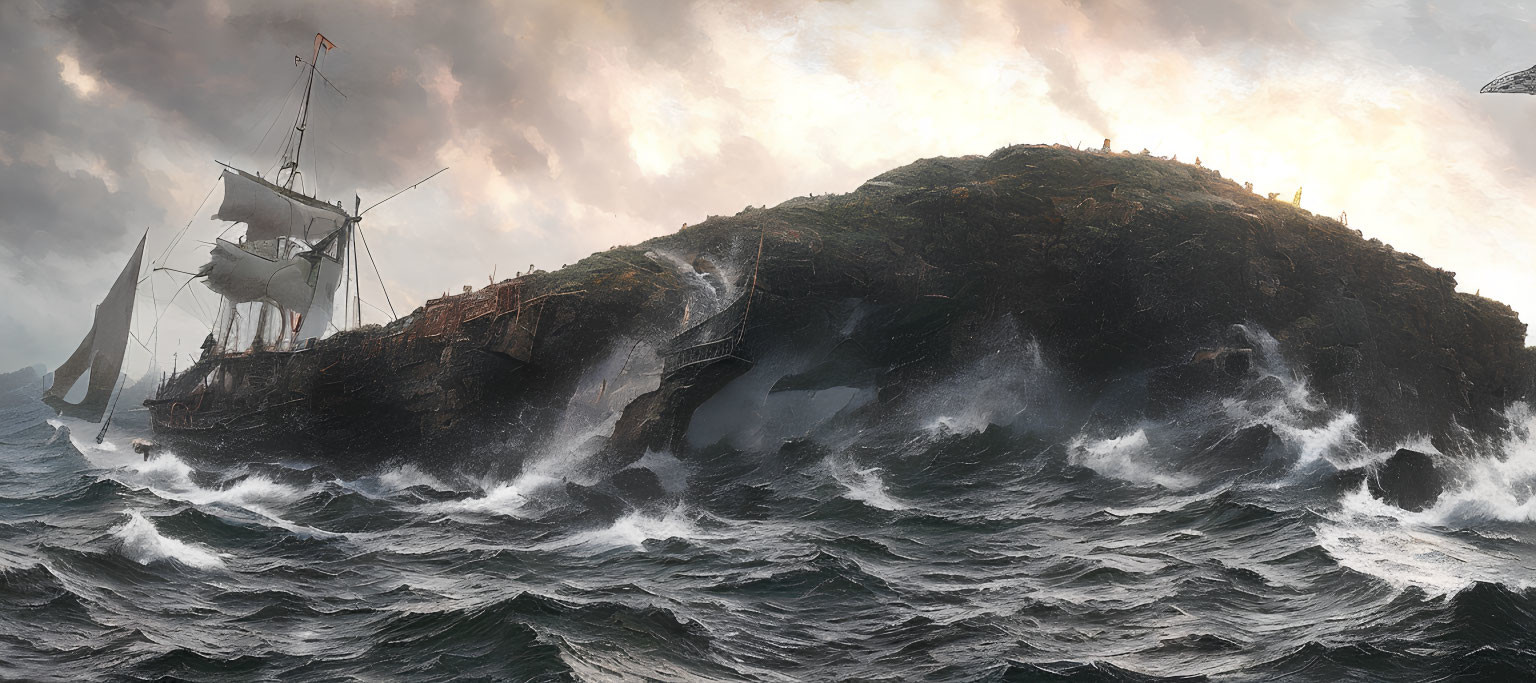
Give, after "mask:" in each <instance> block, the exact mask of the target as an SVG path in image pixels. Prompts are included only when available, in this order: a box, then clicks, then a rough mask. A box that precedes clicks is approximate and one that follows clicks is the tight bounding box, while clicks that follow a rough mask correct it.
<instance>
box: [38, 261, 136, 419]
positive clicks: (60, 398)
mask: <svg viewBox="0 0 1536 683" xmlns="http://www.w3.org/2000/svg"><path fill="white" fill-rule="evenodd" d="M148 237H149V235H148V234H145V236H144V237H143V238H140V239H139V246H138V248H137V249H134V250H133V258H132V259H130V260H129V261H128V265H127V266H125V267H124V268H123V271H122V272H121V273H119V274H118V276H117V281H116V282H113V283H112V289H111V290H109V291H108V292H107V297H106V298H105V299H102V300H101V304H99V305H98V306H96V319H95V321H94V322H92V323H91V331H90V332H88V333H86V335H85V339H84V340H82V341H81V342H80V346H79V347H78V348H76V349H75V352H74V353H72V354H70V356H69V359H68V360H66V361H64V364H63V365H60V366H59V367H58V369H57V370H54V371H53V385H52V386H50V387H48V390H47V391H46V392H43V402H44V403H47V404H48V405H49V406H51V407H52V408H54V409H55V410H58V411H59V412H60V413H63V414H64V415H67V416H69V417H75V418H80V419H83V420H88V421H90V422H97V421H99V420H101V415H102V413H103V412H105V411H106V409H107V403H108V402H109V401H110V400H111V398H112V387H113V386H115V385H116V384H117V377H118V373H119V372H121V371H122V368H123V356H124V355H126V354H127V352H128V330H129V327H128V325H129V322H130V321H132V319H133V300H134V294H135V293H136V292H137V290H138V284H139V264H140V262H142V261H143V260H144V240H145V239H147V238H148ZM87 371H89V372H90V373H91V377H90V384H89V385H87V387H86V392H85V398H83V399H81V400H80V402H79V403H67V402H65V400H64V396H65V395H66V394H68V393H69V390H70V389H72V388H74V386H75V383H76V382H78V381H79V380H80V377H81V376H82V375H84V374H85V373H86V372H87Z"/></svg>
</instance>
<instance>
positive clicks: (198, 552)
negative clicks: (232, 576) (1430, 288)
mask: <svg viewBox="0 0 1536 683" xmlns="http://www.w3.org/2000/svg"><path fill="white" fill-rule="evenodd" d="M112 535H114V536H116V537H117V538H118V539H119V544H118V548H119V549H120V551H121V552H122V553H123V555H124V556H126V557H127V558H128V559H131V560H133V561H135V562H138V563H139V564H146V565H147V564H150V563H152V562H157V561H161V560H171V561H175V562H179V563H181V564H184V565H186V566H189V567H196V568H198V569H218V568H221V567H223V566H224V560H222V559H220V558H219V556H218V554H217V553H215V552H213V551H212V550H209V549H208V548H205V547H203V546H200V545H197V544H195V543H187V542H186V541H179V540H176V539H174V538H170V537H168V536H164V535H162V534H161V533H160V530H159V529H157V528H155V524H154V522H151V521H149V519H147V518H145V517H144V515H143V514H142V513H140V512H139V511H138V510H130V511H129V512H128V520H127V521H125V522H123V523H122V524H121V525H119V526H117V527H115V528H113V529H112Z"/></svg>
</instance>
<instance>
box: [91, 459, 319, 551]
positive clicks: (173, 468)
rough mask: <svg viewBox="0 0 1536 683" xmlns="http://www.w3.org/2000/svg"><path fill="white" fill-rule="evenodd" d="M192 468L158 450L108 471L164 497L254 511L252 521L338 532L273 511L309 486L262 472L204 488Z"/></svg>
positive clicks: (301, 531) (315, 533)
mask: <svg viewBox="0 0 1536 683" xmlns="http://www.w3.org/2000/svg"><path fill="white" fill-rule="evenodd" d="M193 472H194V470H193V468H192V466H191V465H188V464H186V463H185V462H182V461H181V459H179V458H177V457H176V455H175V454H173V453H170V452H168V451H167V452H162V453H159V454H157V455H155V456H154V457H152V458H149V459H148V460H143V459H140V458H138V457H137V456H135V457H133V458H129V459H127V461H126V462H125V463H124V464H121V465H119V466H117V467H116V468H115V469H114V470H113V471H112V474H111V475H110V476H111V478H112V479H114V480H116V481H117V482H118V483H121V484H123V485H125V486H130V487H133V488H137V489H145V490H148V491H149V492H150V493H153V494H155V495H156V496H159V497H160V498H164V499H166V500H178V501H182V502H185V503H191V504H193V505H198V506H220V507H225V508H236V509H241V510H245V511H247V512H250V513H254V514H255V518H254V519H255V521H258V522H260V523H263V524H268V525H270V526H273V527H276V528H279V529H283V530H286V531H289V532H291V533H295V534H298V535H301V536H309V537H333V536H339V535H340V534H337V533H334V532H331V531H326V530H324V529H319V528H315V527H311V526H306V525H303V524H297V523H295V522H291V521H288V520H286V519H284V518H283V517H282V515H281V514H279V512H278V511H277V508H280V507H282V506H284V505H288V504H290V503H293V502H294V501H297V500H299V499H301V498H303V497H304V496H306V495H309V494H310V493H311V492H312V490H311V489H309V488H302V487H295V486H289V485H287V484H283V483H280V482H277V481H273V480H272V479H271V478H270V477H267V476H265V475H250V476H247V477H245V478H244V479H240V480H239V481H236V482H234V483H233V484H230V485H228V486H225V487H222V488H206V487H203V486H199V485H198V484H197V482H195V481H193V479H192V474H193Z"/></svg>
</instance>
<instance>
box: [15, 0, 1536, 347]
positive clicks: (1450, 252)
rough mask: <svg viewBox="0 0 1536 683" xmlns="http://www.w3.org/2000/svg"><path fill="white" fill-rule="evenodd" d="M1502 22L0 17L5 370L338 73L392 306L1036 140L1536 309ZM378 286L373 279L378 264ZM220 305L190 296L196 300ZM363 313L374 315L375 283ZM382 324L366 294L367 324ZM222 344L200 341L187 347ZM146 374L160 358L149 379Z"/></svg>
mask: <svg viewBox="0 0 1536 683" xmlns="http://www.w3.org/2000/svg"><path fill="white" fill-rule="evenodd" d="M1532 13H1533V12H1532V11H1531V10H1526V9H1516V8H1507V7H1504V6H1502V5H1499V4H1495V3H1475V2H1469V3H1457V4H1456V5H1454V6H1451V5H1445V6H1440V5H1434V4H1430V3H1425V2H1409V1H1403V2H1386V3H1371V4H1370V5H1369V6H1348V7H1341V6H1339V4H1338V3H1325V2H1317V1H1312V0H1271V1H1268V2H1252V3H1229V2H1218V1H1216V0H1187V1H1182V2H1153V1H1151V0H1061V1H1060V2H1054V1H1044V2H1028V3H1025V2H1017V3H1015V2H996V1H994V2H987V1H983V0H977V1H976V2H966V3H954V2H947V1H944V0H926V1H924V0H911V1H908V2H898V3H892V2H883V3H874V2H857V1H852V2H810V1H808V0H778V1H766V2H755V3H736V2H674V3H638V2H636V3H622V2H570V1H568V0H567V1H559V2H556V1H549V2H519V3H506V4H503V3H497V4H492V3H467V2H466V3H437V2H424V1H422V2H413V1H411V0H397V1H384V0H380V1H378V2H324V3H319V2H296V1H278V2H261V3H244V2H227V1H224V0H184V1H174V2H173V1H170V0H142V1H138V2H115V3H96V2H32V1H30V0H23V1H22V2H12V3H0V54H3V55H4V59H3V60H0V92H3V93H4V96H0V259H4V260H3V262H4V263H5V264H6V265H5V266H3V267H0V281H3V282H4V286H5V287H6V288H7V289H8V290H9V291H10V292H11V296H9V297H6V298H5V299H4V300H3V302H0V322H4V323H5V326H6V337H7V342H6V344H4V345H3V346H0V370H5V369H9V368H11V367H15V366H19V365H23V364H28V363H35V362H41V363H45V364H48V365H53V364H56V363H58V362H59V361H60V360H62V357H63V355H64V353H62V351H61V350H65V349H67V348H72V347H73V344H74V343H75V342H76V341H77V340H78V338H79V335H81V334H83V333H84V331H85V329H86V327H87V326H88V324H89V310H90V305H91V303H93V302H95V301H96V300H98V299H99V298H100V296H101V294H102V293H103V292H104V291H105V289H106V286H107V283H109V282H110V280H111V279H112V277H114V276H115V273H116V270H117V269H118V268H119V267H120V266H121V263H122V260H123V259H125V258H126V257H127V255H128V253H129V251H130V250H131V249H132V246H133V243H134V242H135V240H136V238H137V237H138V235H139V234H140V233H141V232H142V231H143V230H144V229H145V228H150V229H151V232H150V235H151V237H150V249H149V251H150V252H151V253H152V254H155V255H156V256H157V257H159V256H160V255H161V254H162V252H163V250H164V247H165V246H166V244H167V243H168V242H169V240H170V239H171V237H172V236H173V235H175V234H176V233H177V231H179V230H181V229H182V228H183V227H184V226H186V225H187V223H188V220H189V219H192V223H191V227H189V228H188V232H187V235H188V236H187V238H186V239H185V240H184V241H183V242H182V243H181V245H180V246H178V248H177V249H176V250H172V252H170V253H168V254H165V255H164V258H163V259H160V260H158V261H157V265H158V266H162V267H167V268H174V269H181V270H187V269H193V268H195V267H196V265H197V263H198V261H199V259H200V258H201V256H202V255H203V252H204V251H206V249H204V248H202V247H201V246H199V240H201V241H202V242H206V241H208V240H211V239H212V235H214V234H217V231H218V229H219V226H218V225H217V224H214V223H212V222H211V221H208V220H207V215H208V214H210V213H212V207H211V206H207V205H203V204H204V200H205V198H206V197H208V196H209V193H210V191H211V190H212V189H213V187H214V180H215V178H216V177H217V175H218V167H217V166H216V165H215V164H214V163H213V162H214V160H219V161H224V162H228V163H233V164H236V165H238V166H241V167H242V168H248V169H252V170H259V171H262V172H264V173H267V174H269V175H270V173H271V172H272V171H273V170H274V169H275V165H276V163H277V161H278V158H279V155H280V152H281V147H282V142H283V140H284V138H285V136H286V135H287V134H288V132H289V129H290V128H291V126H292V123H293V116H294V113H295V107H296V105H297V100H298V96H299V91H300V90H301V88H302V86H303V84H302V82H300V80H299V79H300V78H301V76H302V70H301V69H299V68H296V67H295V64H294V56H295V55H302V56H304V57H305V58H308V56H309V51H310V49H311V47H312V40H313V36H314V34H315V33H316V32H323V33H325V34H326V36H327V37H329V38H330V39H331V40H332V41H334V42H335V43H336V45H337V48H336V49H335V50H332V51H330V52H329V53H327V54H326V55H324V57H323V58H322V62H321V68H322V71H323V72H324V73H325V75H326V78H327V79H328V81H329V83H330V84H332V85H333V86H334V87H330V86H326V85H323V84H322V85H317V87H316V89H315V95H314V109H313V115H312V118H311V125H310V128H309V131H308V133H307V136H306V139H305V148H304V157H303V166H302V171H303V176H302V177H303V186H304V188H305V189H306V190H307V191H310V192H313V193H316V194H317V196H320V197H323V198H325V199H327V200H342V201H344V202H346V203H347V204H348V205H350V203H351V197H352V195H353V193H354V192H355V193H357V194H358V195H360V196H361V198H362V201H363V204H364V206H367V205H369V204H372V203H373V202H375V201H377V200H379V199H382V198H383V197H385V196H387V195H388V194H390V193H392V192H394V191H395V190H398V189H400V188H401V187H404V186H406V185H409V184H410V183H413V182H415V181H416V180H419V179H420V178H422V177H424V176H426V175H427V174H429V173H431V172H432V171H435V170H437V169H438V168H441V167H443V166H448V167H451V169H450V171H449V172H448V173H446V174H444V175H442V176H440V177H438V178H437V179H434V180H433V181H432V182H431V183H429V184H427V185H425V186H423V187H422V188H421V189H418V190H415V191H412V192H411V193H407V194H405V195H402V196H401V197H400V198H399V199H395V200H393V201H392V202H390V203H389V204H386V205H385V206H383V207H380V208H379V209H378V210H376V211H374V212H372V213H369V214H368V216H367V220H366V221H365V222H364V225H365V229H366V230H367V234H368V237H369V241H370V244H371V248H372V252H373V255H374V256H375V257H376V258H377V259H378V262H379V263H378V266H379V270H380V271H381V273H382V274H383V278H384V280H385V281H386V283H387V284H388V285H389V289H390V295H391V297H392V298H393V300H394V304H395V308H396V309H397V310H400V311H401V312H402V313H403V312H404V311H405V310H408V309H409V308H411V307H413V306H415V305H417V304H419V303H420V302H421V301H423V300H424V299H426V298H430V297H432V296H436V295H438V294H440V293H442V292H444V291H450V290H452V291H457V289H458V288H459V286H460V285H463V284H476V285H478V284H484V283H485V282H486V281H487V278H488V277H490V276H491V274H492V273H493V272H494V273H495V274H496V277H497V279H500V278H501V277H503V276H510V275H511V274H512V273H513V272H515V271H519V270H525V269H526V268H527V267H528V265H529V264H530V263H531V264H536V265H537V266H538V267H541V268H558V267H559V266H560V265H562V264H564V263H569V262H571V261H574V260H576V259H578V258H580V257H582V256H584V255H586V254H587V253H590V252H592V251H595V250H600V249H604V248H607V247H609V246H612V245H615V244H620V243H631V242H635V241H638V240H641V239H645V238H648V237H652V236H655V235H659V234H663V233H667V232H670V231H672V230H675V229H676V228H678V227H679V226H681V225H682V224H684V223H690V222H697V221H699V220H702V219H704V218H705V217H706V216H708V215H711V214H723V213H735V212H737V211H739V210H740V209H741V208H743V207H744V206H747V205H762V204H773V203H777V202H779V201H782V200H784V199H788V198H790V197H792V196H796V195H801V194H807V193H822V192H829V191H836V192H842V191H848V190H851V189H853V188H854V187H857V186H858V185H859V184H860V183H861V182H862V181H864V180H865V179H867V178H869V177H871V176H873V175H875V174H877V173H879V172H881V171H883V170H886V169H887V168H889V167H892V166H896V165H899V164H904V163H908V162H910V161H912V160H914V159H917V158H921V157H930V156H937V155H959V154H972V153H987V152H989V151H991V150H992V149H995V148H996V147H999V146H1002V145H1006V144H1011V143H1024V142H1041V143H1053V142H1059V143H1066V144H1079V143H1081V144H1085V145H1092V146H1097V144H1098V142H1099V141H1101V140H1102V139H1103V138H1105V137H1109V138H1112V139H1113V140H1114V143H1115V146H1116V148H1121V149H1132V150H1139V149H1141V148H1143V147H1145V148H1148V149H1150V150H1151V151H1152V152H1153V153H1156V154H1160V155H1164V156H1171V155H1174V154H1177V155H1179V158H1181V159H1185V160H1192V159H1193V158H1194V157H1195V156H1197V155H1198V156H1201V157H1202V159H1203V161H1204V162H1205V163H1206V165H1208V166H1213V167H1215V168H1217V169H1219V170H1221V171H1223V172H1224V173H1225V174H1226V175H1228V176H1229V177H1234V178H1236V179H1237V180H1239V181H1242V180H1249V181H1252V182H1254V183H1255V185H1256V186H1257V189H1258V190H1259V191H1261V192H1262V191H1273V192H1283V193H1285V194H1286V195H1289V194H1290V192H1292V191H1294V189H1295V188H1296V187H1298V186H1303V185H1304V186H1305V187H1306V191H1305V195H1304V200H1303V205H1304V206H1305V207H1306V208H1308V209H1311V210H1313V211H1316V212H1318V213H1324V214H1328V215H1338V214H1339V213H1340V212H1343V211H1348V213H1349V218H1350V225H1351V227H1355V228H1358V229H1360V230H1362V231H1364V232H1365V234H1366V235H1367V236H1373V237H1379V238H1381V239H1382V240H1384V241H1386V242H1389V243H1391V244H1393V245H1394V246H1397V247H1398V248H1401V249H1405V250H1410V251H1415V252H1417V253H1419V254H1420V255H1421V256H1424V257H1425V258H1426V259H1428V260H1430V261H1431V262H1433V263H1435V264H1436V265H1442V266H1444V267H1446V268H1447V269H1449V270H1453V271H1458V273H1459V279H1460V281H1461V282H1462V285H1463V288H1464V289H1467V290H1468V291H1475V290H1481V291H1482V293H1483V294H1484V295H1489V296H1494V297H1496V298H1500V299H1502V300H1505V301H1507V302H1509V303H1511V304H1512V305H1514V306H1516V308H1517V309H1522V310H1536V294H1533V293H1532V291H1533V290H1536V288H1533V287H1532V286H1531V282H1530V279H1529V278H1530V275H1529V273H1530V272H1531V271H1532V268H1531V266H1532V265H1533V264H1532V263H1531V259H1530V257H1529V256H1527V254H1530V253H1531V249H1532V248H1533V247H1536V243H1533V238H1532V237H1531V236H1530V234H1529V231H1527V230H1525V229H1524V227H1523V226H1524V224H1525V222H1526V217H1527V216H1529V215H1532V210H1533V209H1536V138H1532V137H1531V136H1528V135H1526V134H1525V132H1526V131H1527V130H1528V129H1529V121H1530V120H1531V118H1530V117H1531V116H1532V115H1536V100H1528V99H1527V98H1519V97H1515V96H1502V97H1497V96H1488V95H1483V96H1479V95H1477V94H1476V91H1477V88H1478V86H1480V85H1481V84H1482V83H1483V82H1485V81H1487V80H1489V79H1491V78H1492V77H1494V76H1496V75H1498V74H1499V73H1501V72H1503V71H1507V70H1511V69H1517V68H1525V67H1527V66H1529V65H1530V64H1531V63H1533V62H1536V49H1530V48H1529V46H1530V45H1531V41H1530V37H1531V34H1532V24H1531V19H1532V16H1531V15H1532ZM369 277H370V278H371V277H372V276H371V273H370V274H369ZM184 280H185V276H181V275H177V274H176V273H175V272H174V271H158V272H156V273H154V274H153V275H151V276H150V279H149V280H148V281H147V282H146V287H151V288H153V290H154V291H153V292H152V297H151V298H152V299H153V302H152V303H149V304H146V305H145V306H141V310H140V312H139V319H140V321H141V322H140V323H136V325H139V332H140V338H141V341H143V342H145V344H146V348H153V350H154V352H155V353H156V354H158V355H159V356H160V358H161V362H162V364H169V363H170V362H171V361H170V360H169V356H170V354H172V353H175V352H178V351H180V352H186V351H190V350H193V349H195V348H196V344H197V341H199V340H200V339H201V334H202V332H201V331H200V328H199V327H198V324H199V320H200V319H206V318H207V317H208V316H209V315H210V308H211V306H212V303H213V302H212V300H211V297H209V296H208V295H207V293H206V292H202V291H200V285H196V284H193V285H192V286H191V287H188V288H186V289H185V290H184V291H183V292H182V293H181V294H179V295H177V298H176V302H175V304H174V305H172V306H170V312H169V313H168V314H166V316H165V323H164V325H165V326H164V328H163V329H162V332H161V334H160V336H159V337H152V336H151V335H150V334H149V332H148V330H147V327H146V326H147V324H148V321H151V320H152V319H154V318H155V317H156V316H158V315H159V312H158V311H156V310H154V308H155V305H157V304H158V305H159V306H160V307H161V308H164V307H165V299H166V298H169V296H170V294H171V292H173V291H175V290H176V288H177V287H178V286H179V285H180V283H181V282H182V281H184ZM199 297H201V298H199ZM364 297H365V298H366V299H368V300H369V302H370V308H368V309H367V310H366V313H365V319H366V320H369V321H373V322H379V321H383V320H385V319H387V315H386V314H385V313H384V312H383V310H382V309H384V308H386V307H387V305H386V304H385V303H384V301H383V297H382V295H381V294H380V293H379V292H378V291H377V286H376V285H375V284H373V283H372V282H371V281H370V283H369V288H365V290H364ZM373 306H377V307H378V308H373ZM202 329H206V328H202ZM147 366H148V358H147V354H146V357H145V359H144V360H143V362H140V363H139V365H138V367H137V370H138V371H142V369H143V368H145V367H147Z"/></svg>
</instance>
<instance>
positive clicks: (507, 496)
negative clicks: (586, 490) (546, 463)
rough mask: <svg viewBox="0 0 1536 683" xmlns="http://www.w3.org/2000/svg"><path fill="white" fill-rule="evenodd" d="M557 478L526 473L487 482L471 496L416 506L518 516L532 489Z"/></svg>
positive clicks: (430, 510)
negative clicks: (514, 477) (503, 480)
mask: <svg viewBox="0 0 1536 683" xmlns="http://www.w3.org/2000/svg"><path fill="white" fill-rule="evenodd" d="M560 482H561V480H560V479H557V478H554V477H549V476H545V475H541V474H532V473H529V474H524V475H522V476H520V477H518V478H517V479H515V480H513V481H512V482H509V483H502V484H493V485H490V486H488V487H486V488H485V489H484V492H483V494H482V495H479V496H475V497H473V498H464V499H461V500H444V501H437V502H432V503H423V504H421V505H418V506H416V509H417V510H419V511H421V512H426V513H437V514H454V513H468V514H476V515H502V516H506V517H520V516H522V514H521V511H522V509H523V507H524V506H526V505H527V504H528V502H529V501H530V500H531V498H530V495H531V494H532V493H533V492H534V491H537V490H539V489H542V488H545V487H548V486H552V485H554V484H558V483H560Z"/></svg>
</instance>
